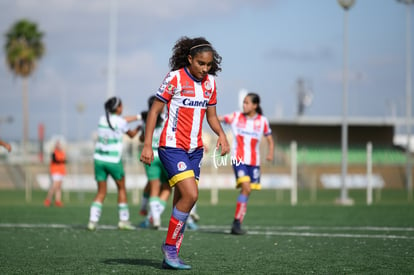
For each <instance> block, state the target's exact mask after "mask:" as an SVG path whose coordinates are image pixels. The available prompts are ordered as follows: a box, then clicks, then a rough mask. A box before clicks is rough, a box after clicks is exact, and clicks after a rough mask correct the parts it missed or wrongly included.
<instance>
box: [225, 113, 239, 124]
mask: <svg viewBox="0 0 414 275" xmlns="http://www.w3.org/2000/svg"><path fill="white" fill-rule="evenodd" d="M236 116H237V113H236V112H234V113H231V114H227V115H224V122H225V123H227V124H231V123H232V122H233V121H234V119H235V118H236Z"/></svg>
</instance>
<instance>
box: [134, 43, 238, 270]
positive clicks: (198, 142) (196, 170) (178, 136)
mask: <svg viewBox="0 0 414 275" xmlns="http://www.w3.org/2000/svg"><path fill="white" fill-rule="evenodd" d="M220 62H221V57H220V56H219V55H218V54H217V52H216V51H215V49H214V48H213V46H212V45H211V44H210V43H209V42H208V41H207V40H205V39H204V38H202V37H199V38H194V39H191V38H188V37H182V38H181V39H179V40H178V41H177V43H176V44H175V46H174V48H173V55H172V57H171V58H170V67H171V72H170V73H169V74H168V75H167V76H166V78H165V79H164V82H163V83H162V85H161V87H160V88H159V89H158V92H157V94H156V97H157V99H156V100H155V101H154V103H153V104H152V107H151V109H150V110H149V112H148V117H147V124H146V128H145V141H144V148H143V150H142V154H141V158H140V159H141V161H142V162H144V163H146V164H149V165H150V164H151V162H152V161H153V159H154V155H153V150H152V147H151V141H152V137H153V131H154V128H155V122H156V118H157V116H158V114H159V113H161V111H162V110H163V109H164V106H165V104H166V105H167V120H166V122H165V124H164V129H163V131H162V133H161V136H160V141H159V148H158V155H159V157H160V160H161V162H162V164H163V165H164V167H165V169H166V170H167V174H168V181H169V184H170V186H171V187H175V188H174V199H173V211H172V214H171V218H170V223H169V226H168V232H167V237H166V240H165V243H164V244H163V245H162V247H161V248H162V252H163V253H164V260H163V264H162V266H163V268H172V269H190V268H191V266H189V265H187V264H185V263H184V262H183V261H182V260H181V259H180V258H179V257H178V252H179V250H180V245H181V242H182V240H183V236H184V229H185V224H186V222H187V218H188V216H189V213H190V210H191V208H192V207H193V206H194V204H195V203H196V201H197V199H198V186H197V183H198V180H199V175H200V167H201V159H202V157H203V141H202V138H201V135H202V126H203V120H204V116H206V118H207V122H208V124H209V125H210V127H211V129H212V130H213V131H214V132H215V133H216V134H217V136H218V140H217V148H219V147H221V153H222V155H224V154H226V153H228V152H229V151H230V148H229V145H228V142H227V138H226V135H225V133H224V131H223V129H222V127H221V124H220V121H219V120H218V117H217V113H216V103H217V99H216V93H217V91H216V82H215V80H214V76H215V75H216V73H217V72H219V71H220V70H221V68H220Z"/></svg>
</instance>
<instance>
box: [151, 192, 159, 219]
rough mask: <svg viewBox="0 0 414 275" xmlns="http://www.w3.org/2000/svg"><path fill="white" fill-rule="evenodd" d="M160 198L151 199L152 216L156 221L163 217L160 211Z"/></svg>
mask: <svg viewBox="0 0 414 275" xmlns="http://www.w3.org/2000/svg"><path fill="white" fill-rule="evenodd" d="M159 205H160V202H159V198H158V197H151V198H150V200H149V206H150V215H151V217H152V218H153V219H154V220H159V219H160V217H161V213H160V211H159Z"/></svg>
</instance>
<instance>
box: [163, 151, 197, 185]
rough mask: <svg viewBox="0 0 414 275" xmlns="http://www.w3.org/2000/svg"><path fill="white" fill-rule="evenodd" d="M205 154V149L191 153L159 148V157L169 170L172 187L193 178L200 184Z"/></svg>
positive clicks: (169, 180)
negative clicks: (202, 160) (202, 161)
mask: <svg viewBox="0 0 414 275" xmlns="http://www.w3.org/2000/svg"><path fill="white" fill-rule="evenodd" d="M203 153H204V150H203V148H200V149H196V150H195V151H193V152H191V153H188V152H186V151H185V150H183V149H180V148H172V147H160V148H158V155H159V157H160V160H161V162H162V164H163V165H164V168H165V170H167V175H168V182H169V184H170V186H171V187H173V186H174V185H175V184H176V183H177V182H179V181H182V180H184V179H187V178H191V177H194V178H195V179H196V182H197V183H198V180H199V178H200V167H201V159H202V158H203Z"/></svg>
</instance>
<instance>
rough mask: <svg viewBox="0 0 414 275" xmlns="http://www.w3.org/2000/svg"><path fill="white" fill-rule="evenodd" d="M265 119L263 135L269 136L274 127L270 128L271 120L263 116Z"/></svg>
mask: <svg viewBox="0 0 414 275" xmlns="http://www.w3.org/2000/svg"><path fill="white" fill-rule="evenodd" d="M263 121H264V127H263V135H264V136H269V135H271V134H272V129H271V128H270V125H269V120H268V119H267V118H265V117H263Z"/></svg>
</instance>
